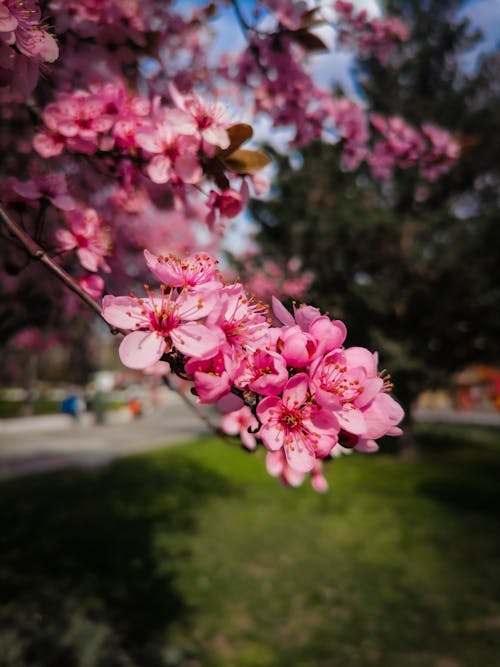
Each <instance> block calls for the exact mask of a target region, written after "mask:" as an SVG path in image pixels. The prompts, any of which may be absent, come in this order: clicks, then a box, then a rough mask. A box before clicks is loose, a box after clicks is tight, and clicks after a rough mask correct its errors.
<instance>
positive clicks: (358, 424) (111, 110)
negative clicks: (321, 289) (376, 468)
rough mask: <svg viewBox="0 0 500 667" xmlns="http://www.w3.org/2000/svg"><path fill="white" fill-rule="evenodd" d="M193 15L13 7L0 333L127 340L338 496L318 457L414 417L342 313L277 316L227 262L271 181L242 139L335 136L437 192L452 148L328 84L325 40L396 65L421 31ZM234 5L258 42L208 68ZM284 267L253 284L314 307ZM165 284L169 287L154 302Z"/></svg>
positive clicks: (296, 276)
mask: <svg viewBox="0 0 500 667" xmlns="http://www.w3.org/2000/svg"><path fill="white" fill-rule="evenodd" d="M187 4H188V3H177V4H176V3H171V2H159V1H157V0H141V2H139V1H138V0H128V1H125V0H102V1H100V2H96V1H95V0H83V1H82V0H79V1H76V0H64V2H63V1H60V0H48V1H47V2H37V0H0V86H1V87H0V96H1V101H2V106H1V111H0V113H1V115H2V133H1V135H0V142H1V144H2V157H1V158H0V170H1V173H2V180H1V185H0V199H1V208H0V217H1V220H2V227H3V231H4V243H3V248H2V256H1V268H2V281H3V285H4V292H5V300H4V303H5V306H4V311H3V312H2V315H3V317H2V337H3V339H4V340H6V339H7V338H9V337H11V336H12V335H14V334H17V335H19V333H20V332H22V331H23V330H26V329H28V328H29V329H32V327H33V324H36V326H38V327H41V328H45V329H46V328H47V327H52V328H53V329H57V330H58V331H64V330H66V329H70V328H71V321H72V320H73V319H74V318H75V317H79V318H80V317H83V316H84V315H83V313H84V312H87V313H88V314H92V313H93V314H94V315H95V314H97V315H99V316H100V317H101V318H102V319H104V320H105V321H106V322H107V323H108V325H109V326H110V329H111V331H112V332H113V333H115V334H118V335H120V336H122V337H123V338H122V341H121V343H120V357H121V359H122V361H123V363H124V364H125V365H127V366H129V367H131V368H136V369H147V368H149V367H151V366H152V365H154V364H164V363H165V362H168V365H169V366H168V367H169V372H171V373H173V374H176V375H178V376H180V377H181V378H183V379H186V380H189V381H191V382H193V384H194V392H195V394H196V395H197V397H198V400H199V401H200V402H202V403H214V402H217V401H221V402H222V409H223V410H225V411H226V413H227V414H226V417H225V418H224V420H223V428H224V429H225V430H226V431H227V432H228V433H240V432H241V433H242V438H243V442H244V444H245V446H246V447H247V448H250V449H252V448H254V446H255V445H256V443H257V442H259V443H262V444H263V445H264V446H265V447H266V448H267V449H268V450H269V454H268V469H269V471H270V472H271V474H274V475H278V476H279V477H281V479H282V480H283V481H284V482H285V483H288V484H296V483H298V481H300V480H301V479H302V478H303V477H304V475H306V474H309V473H310V474H311V476H312V482H313V486H314V488H316V489H317V490H324V489H325V488H326V483H325V482H324V479H323V477H322V475H321V461H322V460H324V459H328V458H330V457H331V456H335V454H336V453H338V452H339V451H340V450H339V448H342V447H343V448H349V449H352V448H356V449H360V450H362V451H373V450H375V449H376V448H377V445H376V443H375V439H377V438H379V437H380V436H381V435H384V434H389V435H391V434H392V435H395V434H397V433H399V429H398V427H397V424H398V423H399V421H400V420H401V418H402V416H403V411H402V409H401V408H400V406H399V405H398V404H397V403H396V401H395V400H394V399H393V398H392V397H391V396H390V394H389V392H390V389H391V386H392V385H391V383H390V381H389V379H388V378H385V379H384V377H382V375H381V374H380V373H379V372H378V371H377V355H376V354H374V353H371V352H369V351H368V350H364V349H363V348H349V347H346V346H345V344H344V342H345V337H346V329H345V326H344V324H343V323H342V322H340V321H337V320H331V319H330V318H329V317H328V316H326V315H323V314H322V313H320V312H319V311H318V310H317V309H315V308H313V307H311V306H304V307H297V308H295V309H294V312H293V314H292V313H290V312H289V311H288V310H286V309H285V308H284V307H283V306H282V305H281V303H280V302H279V301H277V300H274V306H273V311H272V314H271V313H270V311H269V310H268V309H267V308H266V307H265V306H262V305H260V304H259V303H258V302H257V301H255V300H254V299H253V298H252V297H251V296H250V295H249V294H248V292H247V291H246V289H245V287H244V286H243V285H242V284H240V283H239V282H237V281H228V280H226V279H225V278H224V277H223V275H222V274H221V273H220V271H219V270H217V268H216V260H215V259H214V258H213V257H214V256H216V255H217V254H220V251H221V243H222V240H223V238H224V232H225V231H226V230H227V228H228V226H229V224H230V222H229V221H230V220H231V219H233V218H235V217H236V216H238V215H239V214H240V213H241V211H242V210H243V208H244V206H245V205H246V203H247V201H248V199H249V197H250V195H251V194H253V195H255V196H259V195H263V194H265V192H266V190H267V189H268V186H269V182H268V178H267V177H266V176H263V175H262V173H261V172H262V169H264V168H265V167H266V166H267V165H268V164H269V162H270V159H269V157H268V156H267V155H266V154H265V153H263V152H261V151H260V150H258V149H256V148H255V147H252V145H251V144H250V146H251V147H248V145H249V144H248V142H251V140H252V137H253V134H254V131H253V128H252V123H253V122H254V120H253V119H255V120H256V121H257V120H260V119H261V118H267V122H268V123H270V125H271V126H272V128H276V129H278V128H287V130H288V132H289V133H290V137H291V139H290V142H289V143H290V145H291V146H295V147H296V146H303V145H305V144H307V143H309V142H311V141H313V140H316V139H320V138H322V137H325V136H329V137H330V138H331V140H333V141H336V142H337V144H338V149H339V151H340V153H341V156H342V162H343V164H344V166H345V168H346V169H350V170H353V169H356V168H357V167H358V166H359V165H360V164H362V163H366V164H367V165H369V168H370V169H371V173H372V176H373V177H374V178H380V179H390V178H391V175H392V172H393V171H394V169H404V168H408V167H410V166H417V167H418V169H419V170H420V173H421V176H422V178H424V179H428V180H435V179H437V178H438V177H439V176H440V174H442V173H444V172H445V171H446V170H448V169H449V168H450V166H451V165H452V164H453V162H454V161H455V160H456V159H457V157H458V155H459V145H458V143H457V142H456V141H455V140H454V139H453V138H452V137H451V135H450V134H449V133H448V132H447V131H446V129H444V128H440V127H437V126H434V125H429V124H427V125H424V126H422V127H418V126H414V125H410V124H409V123H407V122H406V121H405V120H404V119H403V118H401V117H384V116H381V115H373V114H370V112H369V110H368V109H366V108H364V107H363V105H362V104H361V103H359V102H355V101H352V100H349V99H347V98H345V97H340V96H338V95H332V93H331V92H330V91H329V90H327V89H325V88H323V87H321V86H320V85H319V84H318V83H317V82H316V81H315V79H314V76H313V74H312V71H311V69H310V68H309V65H308V63H309V61H310V58H311V57H312V56H313V55H314V54H315V53H316V52H318V51H325V50H327V48H328V47H327V43H328V42H329V39H328V38H327V36H326V34H327V33H329V34H332V35H336V37H337V42H338V44H340V45H341V46H342V47H343V48H347V47H348V48H351V49H354V50H359V52H360V53H363V54H366V53H371V54H372V55H373V57H375V58H376V59H377V60H378V61H379V62H380V63H381V64H382V65H383V66H387V67H390V66H392V65H393V64H394V63H393V56H394V54H395V52H397V48H398V44H399V43H402V42H404V41H405V40H407V39H408V34H409V33H408V29H407V27H406V26H405V24H404V23H403V22H402V21H400V20H399V19H396V18H392V17H378V18H376V19H371V18H370V17H369V16H368V14H367V12H366V11H364V10H360V9H357V8H356V7H355V6H354V5H353V4H351V3H349V2H343V1H337V2H333V3H330V4H328V3H321V4H319V3H318V4H315V3H306V2H302V1H299V0H260V1H259V2H256V3H255V5H254V8H253V10H254V11H253V13H252V16H251V18H249V17H248V16H247V14H248V13H249V12H248V11H243V5H242V4H241V5H240V3H239V2H238V1H237V0H233V1H232V2H220V3H214V2H210V3H207V4H205V5H202V6H192V7H191V6H188V7H186V5H187ZM220 12H224V14H225V15H226V16H228V15H230V16H232V18H233V21H234V26H235V30H236V29H238V30H241V31H242V33H243V34H244V36H245V40H246V44H245V47H244V48H242V49H241V50H239V51H236V52H233V51H228V52H225V53H221V54H219V55H218V56H217V57H214V51H213V49H211V48H210V44H211V40H212V39H213V37H214V31H213V28H212V20H213V19H214V18H216V17H217V16H218V15H219V14H220ZM325 31H326V32H325ZM249 118H250V119H252V120H251V122H248V120H249ZM144 260H145V261H144ZM289 270H290V271H291V272H292V273H293V275H292V277H291V278H290V277H285V278H284V279H283V278H282V276H280V275H278V274H277V273H276V269H275V267H273V266H272V263H271V264H270V265H269V266H268V271H267V276H266V277H267V280H264V281H263V280H262V277H260V278H259V276H255V277H254V278H253V284H254V286H255V285H256V284H257V285H258V283H259V280H260V283H261V289H260V291H261V292H265V294H266V297H268V299H269V297H270V296H271V295H272V294H273V292H274V293H277V294H278V296H279V295H280V293H281V294H283V292H285V294H287V295H289V296H291V295H292V294H293V291H294V290H295V289H296V290H297V293H296V296H298V297H300V291H301V290H302V291H303V290H304V289H305V287H306V286H307V284H308V280H309V278H308V277H307V275H302V274H301V271H300V265H297V263H296V262H295V263H294V262H293V261H292V263H291V264H290V266H289ZM150 272H152V273H153V274H154V275H155V276H156V278H157V279H158V280H159V281H160V285H159V287H158V288H157V289H154V288H150V287H148V286H146V288H145V292H144V294H142V293H141V294H139V289H140V288H139V286H140V285H141V284H143V283H144V282H147V283H149V277H148V275H150ZM278 273H279V272H278ZM280 281H281V283H282V284H281V289H279V290H276V289H274V290H273V284H274V286H275V287H276V283H277V282H280ZM290 281H291V282H290ZM294 281H295V282H294ZM264 287H265V289H264ZM141 289H142V288H141ZM120 293H122V294H123V293H126V294H127V295H126V296H115V294H120ZM136 294H137V295H136ZM272 317H274V320H273V319H272ZM230 397H232V398H233V399H237V403H236V404H234V401H233V405H232V406H231V407H232V409H228V408H227V406H228V405H229V403H228V399H229V398H230ZM224 405H225V406H226V407H225V408H224V407H223V406H224Z"/></svg>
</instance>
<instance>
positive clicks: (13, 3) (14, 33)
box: [0, 0, 59, 95]
mask: <svg viewBox="0 0 500 667" xmlns="http://www.w3.org/2000/svg"><path fill="white" fill-rule="evenodd" d="M41 18H42V15H41V11H40V7H39V6H38V4H37V2H36V1H35V0H0V63H1V67H0V87H3V86H10V87H12V89H13V90H18V91H19V92H21V93H22V94H24V95H27V94H28V93H30V92H31V91H32V90H33V89H34V88H35V86H36V84H37V81H38V72H39V68H40V65H42V64H43V63H52V62H54V60H56V59H57V58H58V56H59V48H58V46H57V43H56V41H55V39H54V37H53V36H52V35H51V34H50V33H49V32H48V30H46V28H45V27H44V26H43V25H42V23H41Z"/></svg>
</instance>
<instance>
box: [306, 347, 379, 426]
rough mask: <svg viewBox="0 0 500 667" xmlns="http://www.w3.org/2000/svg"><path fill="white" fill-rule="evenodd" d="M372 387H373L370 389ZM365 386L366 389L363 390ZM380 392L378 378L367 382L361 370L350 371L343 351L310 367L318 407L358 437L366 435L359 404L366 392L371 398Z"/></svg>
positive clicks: (350, 368)
mask: <svg viewBox="0 0 500 667" xmlns="http://www.w3.org/2000/svg"><path fill="white" fill-rule="evenodd" d="M370 383H371V385H375V386H374V387H372V386H371V385H370ZM365 384H366V385H368V386H367V387H365ZM381 388H382V380H380V378H373V379H371V380H370V379H368V378H367V376H366V372H365V370H364V369H363V368H362V367H359V366H354V367H349V366H348V362H347V358H346V356H345V354H344V352H343V351H340V350H339V351H335V352H330V353H329V354H327V355H326V356H325V357H324V358H320V359H318V360H317V361H316V362H315V363H314V364H313V366H312V367H311V389H312V391H313V392H314V397H315V399H316V401H317V402H318V404H319V405H321V406H322V407H323V408H325V409H327V410H331V411H332V413H333V414H334V415H335V417H336V418H337V420H338V423H339V424H340V426H341V428H343V429H344V430H346V431H349V432H350V433H355V434H358V435H361V434H362V433H364V432H365V431H366V422H365V419H364V414H363V412H362V411H361V408H360V403H362V402H363V393H365V390H366V391H367V392H368V393H369V394H370V398H373V396H374V393H376V391H377V389H381Z"/></svg>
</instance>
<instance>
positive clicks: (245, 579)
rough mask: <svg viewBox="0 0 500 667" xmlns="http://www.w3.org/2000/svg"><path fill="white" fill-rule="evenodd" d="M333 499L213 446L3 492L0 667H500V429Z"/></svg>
mask: <svg viewBox="0 0 500 667" xmlns="http://www.w3.org/2000/svg"><path fill="white" fill-rule="evenodd" d="M418 436H419V442H420V444H421V447H422V456H421V458H420V460H419V461H418V462H412V463H410V462H405V461H403V460H402V459H401V458H399V457H397V456H392V455H388V454H378V455H376V456H363V455H353V456H350V457H345V458H343V459H341V460H338V461H335V462H332V464H331V465H330V466H329V467H328V475H327V476H328V479H329V482H330V487H331V488H330V491H329V492H328V494H326V495H317V494H315V493H314V492H313V491H312V490H311V489H310V488H309V487H307V486H306V487H303V488H300V489H294V490H288V489H284V488H282V487H280V485H279V484H278V483H277V482H276V480H274V479H271V478H269V477H268V476H267V474H266V473H265V471H264V470H263V456H262V455H258V456H251V455H247V454H245V453H243V452H241V451H240V450H239V448H238V447H237V446H234V448H233V447H231V446H229V445H224V444H222V443H219V442H217V441H215V440H211V439H207V440H204V441H201V442H197V443H194V444H193V445H191V446H183V447H178V448H170V449H168V450H162V451H157V452H154V453H152V454H148V455H143V456H137V457H132V458H127V459H122V460H121V461H118V462H116V463H113V464H112V465H110V466H108V467H106V468H103V469H100V470H93V471H65V472H58V473H54V474H47V475H38V476H33V477H27V478H23V479H17V480H11V481H9V482H4V483H2V484H0V516H1V526H2V528H1V531H0V542H1V544H0V667H168V666H169V665H178V666H182V667H365V666H371V665H377V666H380V667H382V666H383V667H499V666H500V520H499V514H498V507H499V506H500V503H499V500H500V484H499V482H500V431H498V430H489V429H481V428H465V427H463V426H460V427H454V428H452V427H438V426H432V427H430V426H429V427H420V430H419V433H418Z"/></svg>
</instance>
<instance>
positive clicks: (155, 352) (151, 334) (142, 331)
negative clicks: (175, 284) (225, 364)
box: [102, 289, 221, 368]
mask: <svg viewBox="0 0 500 667" xmlns="http://www.w3.org/2000/svg"><path fill="white" fill-rule="evenodd" d="M211 307H212V299H210V298H206V296H205V295H203V296H202V295H200V294H191V293H189V292H187V291H183V292H181V293H180V294H178V295H176V294H175V293H174V292H173V291H169V292H167V291H166V289H162V293H161V295H160V296H153V295H152V294H151V293H149V294H148V296H147V297H145V298H137V297H128V296H112V295H107V296H105V297H104V299H103V301H102V315H103V317H104V319H105V320H106V321H107V322H109V323H110V324H111V325H113V326H115V327H118V328H121V329H133V331H132V332H131V333H129V334H127V335H126V336H125V338H124V339H123V340H122V342H121V344H120V349H119V353H120V359H121V360H122V362H123V363H124V364H125V366H128V367H129V368H146V367H147V366H150V365H151V364H153V363H155V362H156V361H159V360H160V359H161V357H162V356H163V354H164V353H165V352H170V351H171V350H172V349H173V348H175V349H176V350H178V351H179V352H181V354H184V355H186V356H188V357H195V358H197V359H207V358H210V357H212V356H214V355H215V354H216V353H217V351H218V349H219V347H220V345H221V334H220V331H219V330H218V329H216V328H214V327H210V328H209V327H207V326H205V325H204V324H202V323H201V322H199V321H198V320H201V319H202V318H204V317H206V315H207V314H208V312H209V311H210V309H211Z"/></svg>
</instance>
